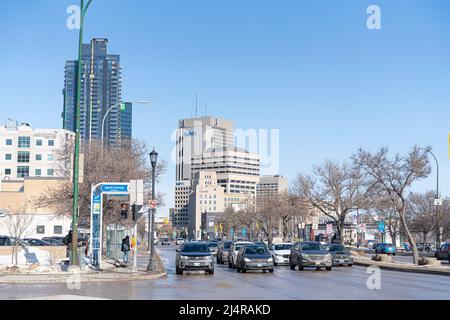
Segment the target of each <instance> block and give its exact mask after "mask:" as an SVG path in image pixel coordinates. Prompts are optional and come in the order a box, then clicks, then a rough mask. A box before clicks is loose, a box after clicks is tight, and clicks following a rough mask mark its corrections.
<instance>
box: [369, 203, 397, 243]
mask: <svg viewBox="0 0 450 320" xmlns="http://www.w3.org/2000/svg"><path fill="white" fill-rule="evenodd" d="M370 198H371V199H370V200H371V209H372V210H375V214H376V215H377V216H378V217H379V218H381V219H383V221H384V224H385V226H386V229H387V231H388V233H389V236H390V237H391V239H392V243H393V244H394V245H395V243H397V238H398V236H399V235H400V216H399V215H398V212H397V210H396V208H395V207H394V206H393V205H392V202H391V201H390V199H389V198H386V197H379V196H377V195H376V194H375V195H372V196H371V197H370Z"/></svg>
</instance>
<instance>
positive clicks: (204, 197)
mask: <svg viewBox="0 0 450 320" xmlns="http://www.w3.org/2000/svg"><path fill="white" fill-rule="evenodd" d="M188 208H189V210H188V211H189V215H188V217H189V218H188V229H189V237H193V238H196V239H202V232H203V233H205V232H208V233H211V232H213V231H214V223H213V224H212V225H210V223H209V221H212V222H213V221H214V220H215V216H216V215H217V214H218V213H220V212H224V190H223V188H222V187H221V186H220V185H218V184H217V174H216V173H215V172H214V171H199V172H197V173H195V175H194V179H193V180H192V188H191V193H190V196H189V205H188ZM202 220H203V223H202ZM205 221H207V223H206V225H205ZM211 228H212V229H211ZM203 235H204V234H203Z"/></svg>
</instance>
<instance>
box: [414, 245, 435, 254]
mask: <svg viewBox="0 0 450 320" xmlns="http://www.w3.org/2000/svg"><path fill="white" fill-rule="evenodd" d="M416 246H417V250H418V251H419V252H432V251H436V250H435V248H434V246H433V245H432V244H431V243H417V244H416Z"/></svg>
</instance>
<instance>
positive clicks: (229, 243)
mask: <svg viewBox="0 0 450 320" xmlns="http://www.w3.org/2000/svg"><path fill="white" fill-rule="evenodd" d="M230 247H231V242H225V243H224V244H223V248H224V249H230Z"/></svg>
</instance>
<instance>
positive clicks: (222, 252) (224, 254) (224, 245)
mask: <svg viewBox="0 0 450 320" xmlns="http://www.w3.org/2000/svg"><path fill="white" fill-rule="evenodd" d="M232 243H233V241H223V242H220V243H219V247H218V248H217V263H218V264H224V263H228V251H229V250H230V247H231V244H232Z"/></svg>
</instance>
